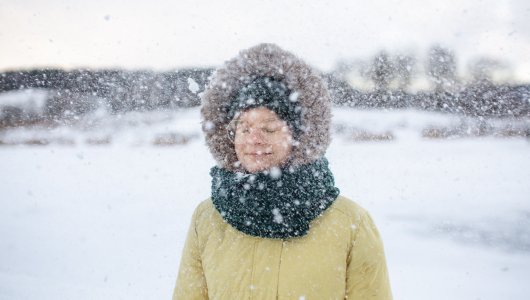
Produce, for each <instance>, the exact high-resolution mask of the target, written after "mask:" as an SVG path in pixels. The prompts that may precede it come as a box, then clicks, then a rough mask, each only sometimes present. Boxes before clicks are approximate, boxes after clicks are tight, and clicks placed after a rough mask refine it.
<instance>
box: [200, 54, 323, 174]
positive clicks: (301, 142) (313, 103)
mask: <svg viewBox="0 0 530 300" xmlns="http://www.w3.org/2000/svg"><path fill="white" fill-rule="evenodd" d="M264 76H266V77H270V78H274V79H275V80H278V81H282V82H284V83H285V84H286V85H287V87H288V88H289V90H290V91H291V93H294V95H293V97H292V98H291V99H293V100H295V101H297V102H298V103H299V105H300V106H301V108H302V113H301V119H302V121H301V123H302V126H303V128H304V130H303V132H302V133H301V134H300V136H299V137H298V138H297V143H296V144H295V145H294V147H293V150H292V153H291V157H290V161H291V165H303V164H307V163H311V162H313V161H315V160H316V159H318V158H320V157H322V156H323V155H324V153H325V152H326V149H327V147H328V145H329V143H330V122H331V98H330V95H329V92H328V90H327V87H326V84H325V82H324V81H323V80H322V78H321V77H320V75H319V74H318V73H317V72H316V71H315V70H313V69H312V68H311V67H310V66H309V65H308V64H306V63H305V62H303V61H302V60H301V59H299V58H298V57H296V56H295V55H293V54H292V53H290V52H287V51H285V50H283V49H281V48H280V47H278V46H277V45H274V44H259V45H257V46H254V47H252V48H249V49H246V50H242V51H241V52H240V53H239V55H238V56H236V57H235V58H233V59H231V60H229V61H227V62H226V63H225V65H224V66H223V67H221V68H220V69H217V70H216V72H215V73H214V74H213V76H212V79H211V81H210V83H209V85H208V86H207V87H206V90H205V91H204V93H203V94H202V96H201V97H202V103H203V106H202V108H201V114H202V129H203V131H204V133H205V135H206V143H207V145H208V147H209V148H210V151H211V153H212V155H213V157H214V158H215V160H216V161H217V164H218V165H219V166H220V167H222V168H225V169H228V170H232V171H233V170H236V169H237V168H236V164H235V163H236V162H237V156H236V152H235V149H234V145H233V143H232V141H231V140H230V138H229V136H228V134H227V125H228V123H229V122H230V121H231V120H230V119H229V118H228V117H227V107H228V106H229V105H230V103H231V101H232V100H233V99H234V97H235V96H236V95H237V93H238V91H239V90H240V89H241V88H243V87H244V86H246V85H247V84H249V83H250V82H251V81H253V80H254V79H256V78H257V77H264Z"/></svg>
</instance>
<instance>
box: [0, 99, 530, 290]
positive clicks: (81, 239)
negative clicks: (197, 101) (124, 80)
mask: <svg viewBox="0 0 530 300" xmlns="http://www.w3.org/2000/svg"><path fill="white" fill-rule="evenodd" d="M159 119H163V120H166V119H164V118H163V117H160V118H159ZM334 120H335V124H343V125H344V124H345V125H346V126H350V127H356V128H362V127H365V128H370V129H371V130H375V131H377V132H382V131H386V130H391V131H392V132H393V135H394V136H395V138H394V139H393V140H390V141H380V142H352V141H350V140H348V138H347V136H346V135H344V134H339V133H335V134H334V141H333V143H332V145H331V147H330V149H329V151H328V153H327V157H328V158H329V161H330V165H331V169H332V171H333V172H334V174H335V178H336V182H337V186H338V187H339V188H340V189H341V193H342V194H343V195H345V196H347V197H349V198H351V199H353V200H354V201H356V202H358V203H359V204H360V205H362V206H363V207H365V208H367V209H368V210H369V211H370V212H371V214H372V216H373V217H374V220H375V222H376V224H377V225H378V227H379V229H380V231H381V234H382V236H383V241H384V243H385V249H386V254H387V258H388V265H389V271H390V279H391V284H392V289H393V293H394V297H395V299H412V300H415V299H422V300H424V299H433V300H434V299H440V300H441V299H452V300H456V299H462V300H463V299H466V300H468V299H481V300H486V299H492V300H493V299H521V300H522V299H529V296H528V295H530V286H529V285H528V279H529V278H530V142H529V141H528V140H525V139H524V138H493V137H488V138H465V139H452V140H430V139H422V138H421V137H420V135H419V132H420V130H421V128H424V127H425V126H426V125H428V124H434V125H440V124H442V125H443V124H448V123H451V122H453V120H452V119H451V118H450V117H447V116H443V115H437V114H426V113H419V112H414V111H405V112H397V113H396V112H358V111H352V110H337V109H336V110H335V119H334ZM164 122H165V123H164ZM103 123H104V122H102V121H100V122H99V123H97V124H96V125H98V124H99V125H98V126H103V125H101V124H103ZM133 123H134V122H133ZM92 125H93V126H92V127H91V128H94V126H96V125H94V124H92ZM129 125H130V124H129ZM103 127H104V129H105V128H107V129H108V128H113V129H112V130H110V131H109V133H108V134H112V142H110V143H108V144H105V145H101V144H97V143H96V144H94V145H90V144H87V143H83V141H85V140H86V138H87V137H88V136H89V135H91V134H93V135H96V134H103V135H105V134H106V133H105V132H103V131H104V130H102V129H101V128H100V129H99V130H98V131H94V132H92V131H83V132H80V131H72V130H68V129H64V128H63V129H54V131H53V132H51V133H50V132H47V133H43V132H39V131H34V130H22V131H13V132H10V133H9V134H4V135H3V136H2V138H3V139H4V140H7V141H9V140H16V139H17V138H24V137H25V136H27V135H38V134H41V135H42V134H47V136H48V137H49V136H50V135H53V134H56V135H57V136H61V137H63V138H64V137H65V136H67V137H70V138H71V139H72V140H73V141H74V142H73V143H66V144H62V145H61V144H54V143H51V144H50V145H48V146H22V145H18V146H10V145H4V146H0V176H1V181H0V199H1V200H0V201H1V202H0V203H1V205H2V209H1V210H0V257H1V259H0V299H170V297H171V294H172V290H173V286H174V283H175V279H176V273H177V270H178V264H179V260H180V253H181V250H182V247H183V242H184V238H185V234H186V232H187V229H188V225H189V221H190V218H191V214H192V211H193V209H194V208H195V206H196V205H197V204H198V203H199V202H200V201H202V200H204V199H206V198H207V197H208V196H209V193H210V177H209V175H208V171H209V169H210V167H212V166H213V164H214V161H213V159H212V158H211V156H210V154H209V152H208V151H207V149H206V147H205V146H204V142H203V140H202V135H201V133H200V128H199V112H198V110H197V109H192V110H189V111H186V112H181V113H179V114H178V120H173V119H171V118H169V119H167V120H166V121H163V122H161V123H156V124H152V122H151V123H150V122H139V123H138V122H136V123H134V124H132V125H131V126H129V127H120V126H114V127H105V126H103ZM96 128H97V126H96ZM107 129H105V130H107ZM61 130H62V131H61ZM171 130H180V132H183V133H185V134H187V135H189V136H190V137H194V138H191V139H190V141H189V142H187V143H184V144H183V145H177V146H172V147H163V146H155V145H153V144H152V143H151V142H150V141H151V140H150V138H151V137H152V136H156V135H157V134H162V133H164V132H167V131H171ZM102 132H103V133H102ZM79 141H80V142H79Z"/></svg>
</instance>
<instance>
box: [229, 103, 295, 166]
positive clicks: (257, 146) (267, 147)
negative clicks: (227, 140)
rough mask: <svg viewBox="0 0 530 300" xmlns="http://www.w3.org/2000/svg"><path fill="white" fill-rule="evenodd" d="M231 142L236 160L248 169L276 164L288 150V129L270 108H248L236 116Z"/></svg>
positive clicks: (289, 150) (285, 155) (281, 161)
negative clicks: (232, 141)
mask: <svg viewBox="0 0 530 300" xmlns="http://www.w3.org/2000/svg"><path fill="white" fill-rule="evenodd" d="M234 145H235V150H236V154H237V158H238V160H239V162H240V163H241V165H242V166H243V168H245V169H246V170H247V171H248V172H250V173H256V172H259V171H264V170H267V169H270V168H272V167H280V166H281V165H282V164H283V163H284V162H285V161H287V159H288V158H289V155H290V154H291V149H292V135H291V130H290V129H289V126H287V123H286V122H285V121H283V120H281V119H280V118H279V117H278V115H276V113H275V112H273V111H272V110H270V109H268V108H265V107H257V108H252V109H249V110H247V111H245V112H243V113H242V114H241V115H240V116H239V118H238V119H237V120H236V123H235V136H234Z"/></svg>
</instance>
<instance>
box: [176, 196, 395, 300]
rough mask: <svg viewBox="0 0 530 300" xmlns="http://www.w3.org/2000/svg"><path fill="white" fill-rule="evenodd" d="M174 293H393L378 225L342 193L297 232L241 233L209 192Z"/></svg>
mask: <svg viewBox="0 0 530 300" xmlns="http://www.w3.org/2000/svg"><path fill="white" fill-rule="evenodd" d="M173 299H174V300H176V299H230V300H232V299H306V300H308V299H311V300H312V299H318V300H321V299H381V300H383V299H384V300H387V299H392V295H391V291H390V284H389V280H388V273H387V267H386V261H385V255H384V251H383V244H382V242H381V238H380V236H379V233H378V231H377V229H376V227H375V225H374V223H373V221H372V219H371V218H370V216H369V215H368V213H367V212H366V211H365V210H364V209H363V208H361V207H360V206H359V205H357V204H356V203H354V202H353V201H351V200H349V199H347V198H345V197H342V196H339V197H338V198H337V199H336V200H335V202H334V203H333V204H332V206H330V207H329V208H328V209H327V210H326V211H325V212H324V213H323V215H321V216H320V217H318V218H317V219H315V220H313V222H312V223H311V227H310V230H309V233H308V234H307V235H305V236H303V237H300V238H292V239H283V240H282V239H267V238H258V237H253V236H250V235H246V234H244V233H242V232H240V231H238V230H236V229H235V228H233V227H232V226H230V225H229V224H227V223H226V222H224V221H223V219H222V217H221V215H220V214H219V213H218V211H217V210H216V209H215V208H214V206H213V204H212V202H211V199H208V200H206V201H204V202H202V203H201V204H200V205H199V206H198V207H197V209H196V210H195V213H194V214H193V218H192V223H191V226H190V229H189V233H188V237H187V240H186V243H185V245H184V251H183V255H182V260H181V263H180V270H179V274H178V279H177V284H176V287H175V291H174V294H173Z"/></svg>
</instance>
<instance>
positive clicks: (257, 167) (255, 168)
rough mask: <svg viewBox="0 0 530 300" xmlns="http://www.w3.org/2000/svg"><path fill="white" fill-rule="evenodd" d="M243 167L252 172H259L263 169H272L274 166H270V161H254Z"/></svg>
mask: <svg viewBox="0 0 530 300" xmlns="http://www.w3.org/2000/svg"><path fill="white" fill-rule="evenodd" d="M243 167H244V168H245V170H247V171H248V172H250V173H257V172H261V171H265V170H267V169H270V168H271V167H272V166H270V164H269V163H256V162H252V163H246V164H243Z"/></svg>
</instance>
